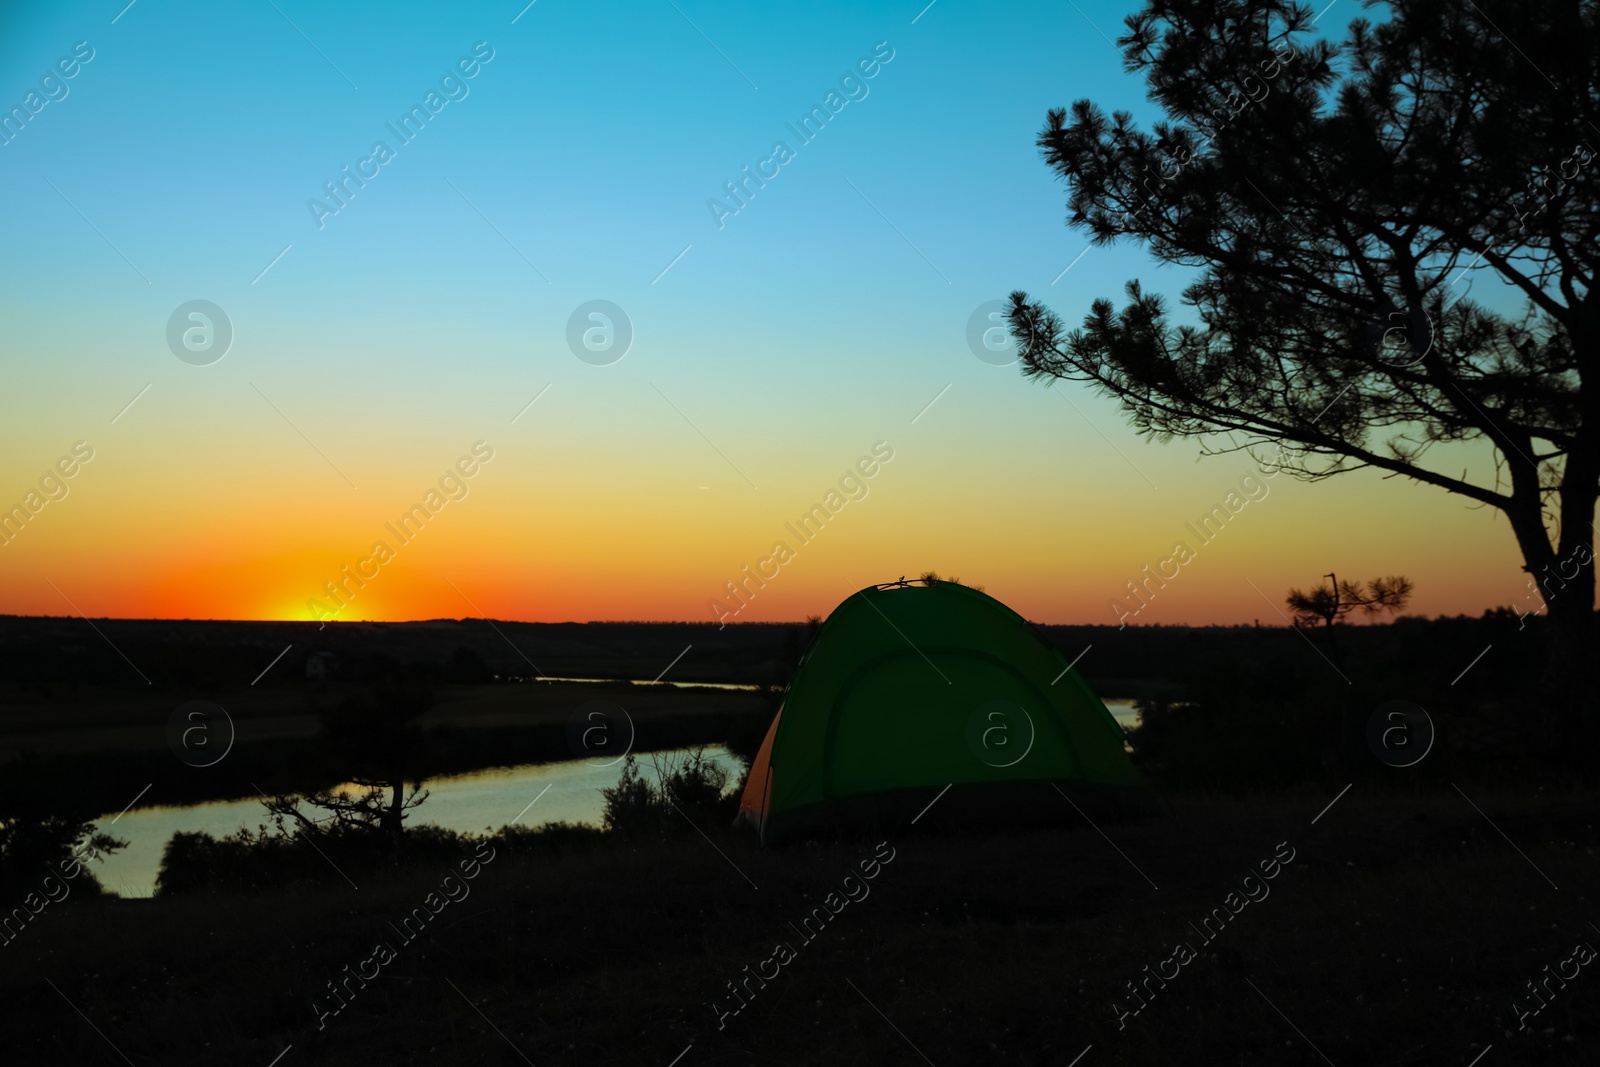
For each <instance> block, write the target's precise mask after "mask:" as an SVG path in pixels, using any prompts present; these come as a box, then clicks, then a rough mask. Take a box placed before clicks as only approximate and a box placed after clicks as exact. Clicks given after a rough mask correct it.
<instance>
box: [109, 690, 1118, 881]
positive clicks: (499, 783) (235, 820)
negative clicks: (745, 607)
mask: <svg viewBox="0 0 1600 1067" xmlns="http://www.w3.org/2000/svg"><path fill="white" fill-rule="evenodd" d="M1105 704H1106V707H1108V708H1109V709H1111V713H1112V715H1114V716H1115V717H1116V719H1117V721H1118V722H1120V723H1122V725H1123V726H1124V728H1131V727H1133V726H1134V725H1136V724H1137V722H1138V714H1137V713H1136V712H1135V711H1134V710H1133V705H1132V703H1131V702H1129V701H1120V700H1117V701H1113V700H1108V701H1106V702H1105ZM706 751H707V753H709V754H710V755H711V756H712V757H713V758H714V759H715V760H716V762H717V764H718V765H719V766H721V767H724V768H726V769H727V770H728V771H729V776H730V780H732V781H735V782H736V781H737V780H738V775H739V763H738V761H737V760H736V759H734V757H732V756H731V755H729V754H728V753H727V751H726V750H724V749H722V748H720V747H715V746H712V747H708V748H707V749H706ZM683 754H684V753H683V752H681V751H680V752H667V753H660V754H659V755H660V756H661V757H663V758H668V757H670V758H677V757H681V756H682V755H683ZM639 763H640V769H641V770H642V771H643V772H644V773H645V774H646V775H651V773H652V771H651V763H650V757H649V756H648V755H644V756H641V757H640V760H639ZM621 773H622V765H621V763H613V764H610V765H597V764H596V763H594V762H591V761H589V760H563V761H561V762H558V763H529V764H525V765H523V766H520V767H500V768H495V769H493V770H487V771H476V772H473V773H471V774H459V775H453V776H451V777H448V778H436V779H433V780H431V781H429V782H428V783H427V789H428V794H429V795H428V800H427V802H426V803H425V804H423V805H422V806H421V807H419V808H417V809H416V811H415V812H414V813H413V815H412V818H411V819H410V820H408V822H409V823H410V824H411V825H418V826H427V825H431V826H442V827H445V828H446V829H449V830H458V831H461V832H463V833H479V832H482V831H486V830H487V831H491V832H492V831H495V830H498V829H500V827H502V826H505V825H507V824H512V823H514V824H516V825H519V826H537V825H539V824H540V823H546V822H572V823H588V824H591V825H596V826H598V825H599V824H600V816H601V813H602V811H603V810H604V800H603V798H602V797H601V795H600V790H602V789H605V788H609V787H610V786H613V785H616V784H617V778H618V776H620V775H621ZM267 821H268V820H267V818H266V814H265V810H264V809H263V808H262V806H261V802H260V801H259V800H219V801H213V802H211V803H206V804H188V805H183V806H177V807H168V806H159V805H158V806H152V807H147V808H135V809H134V810H132V811H128V812H125V813H123V814H121V815H117V816H111V815H107V816H102V817H101V818H100V820H99V821H98V822H97V823H96V827H97V828H98V829H100V830H104V831H105V832H107V833H110V834H112V835H113V836H115V837H117V838H120V839H121V840H124V841H126V842H128V847H127V848H125V849H122V850H121V851H120V852H115V853H112V854H110V855H108V856H106V857H104V859H103V861H101V862H96V863H93V864H91V869H92V870H93V871H94V873H95V876H96V877H98V878H99V879H100V882H101V884H103V885H104V886H105V887H106V889H108V890H110V891H111V892H113V893H116V894H118V895H119V896H124V897H148V896H152V895H154V893H155V887H156V872H157V871H158V870H159V869H160V866H161V853H162V852H163V850H165V849H166V847H167V842H168V841H170V840H171V839H172V835H173V834H175V833H178V832H180V831H182V832H186V833H195V832H200V831H203V832H205V833H208V834H210V835H212V836H213V837H227V836H229V835H231V834H233V833H234V832H235V831H236V830H239V829H240V828H241V827H244V828H249V829H252V830H253V829H255V828H256V827H258V826H260V825H262V824H263V823H266V822H267Z"/></svg>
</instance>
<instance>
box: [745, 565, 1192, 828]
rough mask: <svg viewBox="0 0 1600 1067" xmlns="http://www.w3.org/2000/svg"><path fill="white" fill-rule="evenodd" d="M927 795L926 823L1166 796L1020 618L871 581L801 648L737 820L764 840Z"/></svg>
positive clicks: (898, 811)
mask: <svg viewBox="0 0 1600 1067" xmlns="http://www.w3.org/2000/svg"><path fill="white" fill-rule="evenodd" d="M947 788H948V791H949V793H950V795H949V796H944V795H943V793H942V792H941V791H942V790H946V789H947ZM936 797H938V798H939V804H940V809H939V813H938V814H939V818H937V819H930V821H950V820H952V819H955V818H959V817H960V816H962V815H966V816H969V817H973V818H990V817H996V818H999V819H1002V820H1004V821H1007V822H1018V821H1029V822H1032V821H1046V822H1070V821H1075V820H1076V819H1077V818H1078V817H1080V815H1083V814H1087V813H1089V812H1099V813H1101V814H1103V815H1108V814H1117V813H1130V814H1131V813H1138V812H1150V811H1159V810H1160V809H1161V805H1160V801H1159V800H1158V799H1157V798H1156V796H1155V794H1154V793H1153V792H1152V791H1151V790H1150V789H1149V787H1148V786H1147V785H1145V783H1144V782H1143V780H1142V779H1141V778H1140V776H1139V774H1138V772H1136V771H1135V770H1134V768H1133V765H1132V763H1131V762H1130V761H1129V759H1128V755H1127V752H1126V750H1125V748H1124V734H1123V730H1122V727H1121V726H1120V725H1119V724H1118V723H1117V721H1116V720H1115V719H1114V718H1113V717H1112V715H1111V713H1110V712H1109V711H1107V710H1106V707H1105V705H1104V704H1103V703H1101V702H1100V699H1099V697H1097V696H1095V694H1094V692H1093V691H1092V690H1091V689H1090V688H1089V686H1088V684H1087V683H1085V682H1084V681H1083V679H1082V678H1081V677H1080V676H1079V675H1078V673H1077V672H1076V671H1075V670H1073V669H1072V667H1071V666H1070V665H1069V664H1068V661H1067V660H1066V658H1065V657H1064V656H1063V655H1062V654H1061V653H1060V652H1059V651H1057V650H1056V649H1055V648H1053V647H1051V646H1050V645H1048V644H1047V643H1046V642H1045V641H1044V640H1043V638H1042V637H1041V636H1040V634H1039V632H1038V631H1037V630H1036V629H1035V628H1034V627H1033V626H1032V625H1031V624H1029V623H1028V622H1027V621H1026V620H1025V619H1023V618H1022V617H1021V616H1020V615H1018V614H1017V613H1016V612H1014V611H1012V610H1011V609H1010V608H1008V607H1006V606H1005V605H1004V604H1002V603H1000V602H999V601H998V600H995V599H994V598H993V597H990V596H988V595H986V594H984V593H982V592H980V591H978V590H976V589H972V588H970V587H968V586H963V585H959V584H955V583H952V582H929V583H926V584H921V585H911V584H903V583H895V584H891V585H886V586H870V587H868V588H866V589H862V590H860V591H859V592H857V593H855V594H853V595H851V596H850V597H849V598H848V599H846V600H845V601H844V603H842V604H840V605H839V606H838V607H837V608H835V609H834V611H833V613H832V615H830V616H829V617H828V619H827V621H826V622H824V623H823V624H822V626H821V627H820V628H819V629H818V630H817V633H816V635H815V636H814V637H813V638H812V641H811V644H810V646H809V647H808V648H807V649H806V652H805V654H804V656H802V657H801V660H800V664H799V666H798V668H797V669H796V672H795V676H794V679H793V681H792V682H791V683H790V685H789V689H788V692H787V693H786V694H785V699H784V703H783V706H782V707H781V708H780V709H779V710H778V713H777V715H776V716H775V717H774V719H773V721H772V725H771V727H770V728H769V729H768V730H767V734H766V738H765V740H764V741H763V742H762V744H761V748H760V751H759V752H758V753H757V756H756V759H755V762H754V763H753V764H752V765H751V768H750V776H749V779H748V780H747V782H746V785H745V790H744V794H743V797H742V798H741V801H740V811H739V819H740V821H741V822H744V823H747V824H749V825H752V826H754V827H755V828H756V829H757V830H758V832H759V833H760V835H761V840H762V841H763V842H764V843H765V842H769V841H773V840H776V839H778V838H781V837H784V836H787V835H789V834H793V833H797V832H805V831H807V830H812V829H823V828H827V827H831V826H837V825H840V824H848V823H856V824H859V823H875V824H878V825H885V826H886V825H896V824H898V825H904V823H905V822H906V821H908V820H910V821H915V820H916V819H918V818H920V817H921V816H920V815H919V812H920V811H921V810H923V809H925V808H926V807H927V806H928V805H929V803H930V802H931V801H933V800H934V799H935V798H936ZM1075 807H1076V809H1077V810H1076V812H1075V811H1074V808H1075Z"/></svg>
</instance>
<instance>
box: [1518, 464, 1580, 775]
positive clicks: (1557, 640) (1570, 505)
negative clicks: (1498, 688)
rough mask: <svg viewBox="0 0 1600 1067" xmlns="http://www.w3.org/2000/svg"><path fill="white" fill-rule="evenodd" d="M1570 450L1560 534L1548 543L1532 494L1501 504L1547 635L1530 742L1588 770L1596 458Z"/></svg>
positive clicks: (1562, 494) (1541, 516) (1558, 757)
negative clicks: (1534, 733)
mask: <svg viewBox="0 0 1600 1067" xmlns="http://www.w3.org/2000/svg"><path fill="white" fill-rule="evenodd" d="M1580 455H1581V453H1580V451H1579V450H1577V449H1574V450H1573V452H1572V453H1571V454H1569V456H1568V466H1567V468H1566V470H1565V471H1564V472H1563V478H1562V487H1561V492H1560V505H1561V512H1560V519H1561V538H1560V543H1559V545H1556V546H1552V545H1551V544H1550V537H1549V534H1548V533H1547V532H1546V530H1545V526H1544V518H1543V509H1542V507H1541V504H1540V501H1539V499H1538V498H1537V496H1536V495H1535V496H1533V498H1532V499H1531V500H1530V499H1529V498H1528V497H1527V496H1523V497H1522V498H1521V499H1519V500H1517V501H1516V503H1515V504H1514V506H1513V507H1510V508H1507V509H1506V515H1507V517H1508V518H1509V519H1510V520H1511V528H1512V531H1513V532H1514V533H1515V534H1516V537H1517V544H1518V547H1520V548H1521V549H1522V557H1523V560H1524V566H1523V569H1524V570H1526V571H1527V572H1528V573H1529V574H1530V575H1532V576H1533V579H1534V582H1535V584H1536V585H1537V587H1538V591H1539V594H1540V596H1541V597H1542V598H1543V600H1544V603H1545V612H1544V614H1545V617H1546V625H1545V627H1544V628H1545V630H1546V631H1547V635H1548V636H1547V641H1546V645H1545V660H1544V670H1543V673H1542V676H1541V677H1540V680H1539V685H1538V693H1537V697H1536V698H1537V700H1538V701H1539V704H1540V707H1541V713H1540V714H1538V715H1536V716H1530V718H1531V719H1532V720H1533V722H1534V723H1535V724H1536V729H1537V736H1536V737H1534V738H1532V739H1531V741H1532V744H1531V746H1530V747H1532V748H1534V749H1536V750H1539V751H1541V752H1543V753H1546V754H1548V755H1550V756H1551V757H1553V758H1554V759H1555V760H1556V761H1557V762H1561V763H1566V764H1571V765H1574V766H1577V767H1581V768H1582V769H1583V770H1584V771H1585V772H1586V773H1587V774H1592V773H1593V767H1592V763H1593V745H1592V743H1593V742H1594V741H1596V740H1597V739H1600V724H1597V723H1596V721H1595V719H1596V714H1597V711H1596V699H1595V688H1594V686H1595V682H1596V680H1597V677H1600V675H1597V672H1596V670H1595V666H1594V595H1595V572H1594V552H1593V547H1592V545H1591V544H1590V540H1589V539H1590V537H1591V536H1592V531H1593V519H1594V509H1595V501H1596V499H1597V497H1600V491H1597V488H1596V484H1595V483H1596V476H1597V464H1596V463H1594V462H1593V461H1592V460H1587V459H1586V458H1585V459H1580Z"/></svg>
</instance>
